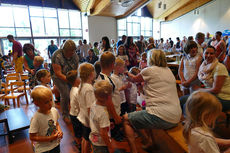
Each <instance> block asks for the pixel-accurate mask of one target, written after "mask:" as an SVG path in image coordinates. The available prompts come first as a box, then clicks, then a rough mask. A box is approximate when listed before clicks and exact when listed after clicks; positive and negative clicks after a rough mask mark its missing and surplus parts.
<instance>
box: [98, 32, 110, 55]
mask: <svg viewBox="0 0 230 153" xmlns="http://www.w3.org/2000/svg"><path fill="white" fill-rule="evenodd" d="M106 51H110V52H112V51H113V49H112V48H111V46H110V43H109V38H108V37H106V36H104V37H102V46H101V50H100V53H101V54H102V53H103V52H106Z"/></svg>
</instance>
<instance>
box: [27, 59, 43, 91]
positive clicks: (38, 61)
mask: <svg viewBox="0 0 230 153" xmlns="http://www.w3.org/2000/svg"><path fill="white" fill-rule="evenodd" d="M43 62H44V58H43V57H41V56H35V57H34V61H33V64H34V70H33V72H32V73H31V74H32V75H31V77H30V80H29V81H30V87H31V88H32V89H33V88H34V87H35V85H36V77H35V76H36V73H37V72H38V71H39V70H40V69H44V67H43V65H42V64H43Z"/></svg>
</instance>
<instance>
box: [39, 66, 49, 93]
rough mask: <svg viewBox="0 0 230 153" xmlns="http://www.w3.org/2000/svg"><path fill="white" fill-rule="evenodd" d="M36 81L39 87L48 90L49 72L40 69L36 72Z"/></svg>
mask: <svg viewBox="0 0 230 153" xmlns="http://www.w3.org/2000/svg"><path fill="white" fill-rule="evenodd" d="M36 80H37V81H39V83H37V84H40V85H43V86H46V87H47V88H50V89H51V87H50V81H51V76H50V72H49V71H48V70H46V69H41V70H39V71H37V73H36Z"/></svg>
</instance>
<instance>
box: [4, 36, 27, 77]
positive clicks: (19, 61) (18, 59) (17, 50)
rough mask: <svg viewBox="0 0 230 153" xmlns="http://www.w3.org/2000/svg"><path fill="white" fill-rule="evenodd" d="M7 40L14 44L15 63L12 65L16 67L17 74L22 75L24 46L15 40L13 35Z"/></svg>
mask: <svg viewBox="0 0 230 153" xmlns="http://www.w3.org/2000/svg"><path fill="white" fill-rule="evenodd" d="M7 39H8V40H9V42H12V43H13V46H12V50H13V52H12V53H13V61H12V62H11V65H13V64H14V65H15V72H17V73H22V72H23V56H22V45H21V43H20V42H18V41H16V40H14V36H13V35H8V36H7Z"/></svg>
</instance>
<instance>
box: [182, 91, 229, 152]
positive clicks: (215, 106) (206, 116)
mask: <svg viewBox="0 0 230 153" xmlns="http://www.w3.org/2000/svg"><path fill="white" fill-rule="evenodd" d="M221 111H222V105H221V103H220V102H219V101H218V100H217V98H216V97H215V96H214V95H212V94H210V93H207V92H199V91H198V92H194V93H193V94H192V95H190V96H189V98H188V100H187V102H186V122H185V125H184V131H183V135H184V137H185V139H186V141H187V143H188V146H189V152H190V153H214V152H215V153H219V152H220V150H219V147H218V145H220V146H223V147H224V146H225V147H227V146H228V147H229V146H230V142H229V140H224V139H219V138H215V137H214V136H213V134H212V132H211V128H212V127H213V126H214V125H215V121H216V118H217V117H218V116H219V115H220V113H221ZM227 151H230V150H229V149H228V150H227Z"/></svg>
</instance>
